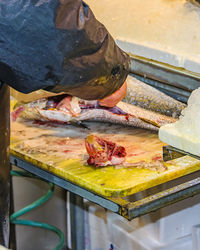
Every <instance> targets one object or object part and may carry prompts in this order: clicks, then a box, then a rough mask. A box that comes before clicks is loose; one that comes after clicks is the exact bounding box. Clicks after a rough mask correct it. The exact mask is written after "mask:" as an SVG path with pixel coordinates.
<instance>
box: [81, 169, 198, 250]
mask: <svg viewBox="0 0 200 250" xmlns="http://www.w3.org/2000/svg"><path fill="white" fill-rule="evenodd" d="M198 175H199V174H198V173H194V174H192V175H190V176H186V177H182V178H181V180H180V179H179V180H175V181H173V182H171V183H168V184H163V185H161V186H160V187H158V188H157V187H156V188H154V191H155V190H156V191H157V192H158V191H162V190H163V189H166V188H170V187H171V186H172V184H173V185H178V184H180V183H182V182H183V181H188V180H189V178H190V179H191V178H195V177H197V176H198ZM147 193H149V194H150V193H151V192H149V191H145V192H141V193H140V194H138V195H139V196H140V198H142V197H144V196H145V195H146V194H147ZM138 195H137V196H138ZM199 201H200V195H196V196H194V197H191V198H188V199H185V200H183V201H180V202H177V203H175V204H173V205H170V206H167V207H165V208H162V209H159V210H157V211H156V212H152V213H149V214H147V215H144V216H141V217H139V218H136V219H133V220H132V221H130V222H129V221H127V220H126V219H124V218H123V217H121V216H119V215H117V214H114V213H112V212H108V211H105V209H103V208H102V207H100V206H97V205H95V204H93V203H90V202H86V203H85V205H86V211H85V213H86V215H87V216H86V221H87V222H86V223H87V227H88V230H86V231H87V233H86V234H87V235H86V238H87V239H90V240H89V243H88V248H87V250H104V249H105V250H109V249H114V250H115V249H117V250H125V249H126V250H199V248H198V247H199V240H198V234H199V232H200V230H199V224H200V216H199V211H200V202H199Z"/></svg>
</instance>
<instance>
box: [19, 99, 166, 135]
mask: <svg viewBox="0 0 200 250" xmlns="http://www.w3.org/2000/svg"><path fill="white" fill-rule="evenodd" d="M74 102H75V103H76V104H77V98H76V97H75V98H74V97H73V98H72V102H71V107H73V103H74ZM45 103H48V102H47V101H45V100H38V101H37V102H33V103H28V104H25V105H23V111H22V112H21V113H20V114H19V118H23V119H25V120H38V121H43V122H58V123H68V124H70V123H73V124H74V123H76V122H77V123H78V122H81V121H100V122H109V123H114V124H123V125H125V126H133V127H139V128H144V129H149V130H153V131H158V126H157V124H152V123H151V122H150V123H149V122H148V121H145V120H144V119H140V117H138V116H137V114H135V113H133V114H128V113H127V112H124V111H123V110H122V109H121V108H118V107H115V108H114V111H113V108H111V109H109V108H101V107H100V106H98V102H97V101H84V100H80V99H79V107H80V110H81V112H80V113H77V114H76V115H72V114H71V113H70V112H68V111H67V110H58V109H56V108H50V109H47V108H46V107H45ZM127 105H128V104H126V103H124V104H123V105H122V107H123V108H124V106H127ZM130 106H131V108H133V109H134V106H133V107H132V105H130ZM18 108H20V107H18ZM76 109H77V107H76ZM127 110H128V111H129V110H130V108H129V109H127ZM14 112H17V110H16V111H14ZM147 112H148V111H147ZM139 113H141V112H139ZM167 123H168V122H167Z"/></svg>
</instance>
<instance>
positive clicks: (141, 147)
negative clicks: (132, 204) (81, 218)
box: [11, 121, 200, 197]
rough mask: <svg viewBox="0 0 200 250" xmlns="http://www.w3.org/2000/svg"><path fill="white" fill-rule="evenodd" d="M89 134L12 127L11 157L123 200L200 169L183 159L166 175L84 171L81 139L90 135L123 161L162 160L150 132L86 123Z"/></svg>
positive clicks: (132, 169)
mask: <svg viewBox="0 0 200 250" xmlns="http://www.w3.org/2000/svg"><path fill="white" fill-rule="evenodd" d="M85 124H87V126H88V127H89V128H90V130H86V129H82V128H77V127H74V126H70V125H65V126H64V125H44V124H43V125H41V124H38V123H34V122H27V121H26V122H25V121H23V122H13V123H12V124H11V153H12V154H13V155H16V156H18V157H20V158H22V159H25V160H26V161H28V162H30V163H33V164H35V165H36V166H38V167H40V168H42V169H45V170H47V171H49V172H51V173H54V174H56V175H58V176H60V177H62V178H64V179H66V180H68V181H70V182H73V183H75V184H77V185H79V186H81V187H84V188H86V189H89V190H91V191H93V192H96V193H98V194H100V195H103V196H112V197H117V196H121V197H124V196H128V195H131V194H133V193H136V192H139V191H142V190H144V189H147V188H150V187H153V186H155V185H158V184H161V183H164V182H166V181H169V180H172V179H175V178H177V177H180V176H183V175H186V174H188V173H191V172H194V171H197V170H199V169H200V161H198V160H196V159H193V158H190V157H188V156H186V157H182V158H179V159H176V160H173V161H171V162H170V163H168V164H167V168H168V169H167V170H166V171H161V172H159V171H156V170H149V169H142V168H137V167H129V168H118V167H112V166H109V167H100V168H95V167H92V166H88V165H87V158H88V155H87V152H86V150H85V145H84V138H85V137H86V136H87V135H88V134H90V133H94V134H96V135H99V136H101V137H103V138H105V139H108V140H111V141H113V142H116V143H118V144H119V145H122V146H124V147H125V148H126V151H127V154H128V155H127V159H126V160H127V161H128V162H134V163H138V166H139V165H140V162H141V161H146V162H151V161H152V159H157V158H159V157H161V155H162V146H163V145H164V143H162V142H161V141H160V140H159V139H158V136H157V134H156V133H155V132H150V131H147V130H143V129H136V128H133V127H124V126H121V125H111V124H107V123H93V122H91V123H89V122H88V123H85Z"/></svg>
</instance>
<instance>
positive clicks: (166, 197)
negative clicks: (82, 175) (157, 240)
mask: <svg viewBox="0 0 200 250" xmlns="http://www.w3.org/2000/svg"><path fill="white" fill-rule="evenodd" d="M10 162H11V164H13V165H15V166H18V167H20V168H22V169H24V170H26V171H29V172H31V173H33V174H35V175H37V176H39V177H41V178H43V179H45V180H48V181H50V182H53V183H54V184H56V185H58V186H60V187H62V188H64V189H66V190H68V191H70V192H71V193H74V194H76V195H79V196H81V197H83V198H85V199H87V200H89V201H92V202H94V203H96V204H98V205H100V206H102V207H104V208H106V209H108V210H110V211H112V212H114V213H118V214H120V215H121V216H123V217H125V218H127V219H128V220H132V219H134V218H136V217H138V216H141V215H144V214H146V213H150V212H152V211H156V210H157V209H160V208H163V207H165V206H168V205H170V204H173V203H175V202H177V201H180V200H183V199H185V198H188V197H191V196H194V195H196V194H198V193H200V178H196V179H194V180H191V181H187V182H185V183H182V184H180V185H178V186H175V187H173V188H169V189H167V190H164V191H162V192H159V193H156V194H154V195H150V196H148V197H146V198H143V199H140V200H137V201H133V202H132V201H128V200H127V197H126V198H121V197H118V198H110V197H103V196H100V195H98V194H95V193H93V192H91V191H89V190H86V189H84V188H82V187H80V186H78V185H75V184H73V183H71V182H69V181H67V180H65V179H63V178H61V177H59V176H56V175H55V174H52V173H50V172H47V171H45V170H43V169H41V168H39V167H37V166H35V165H33V164H31V163H29V162H26V161H24V160H21V159H20V158H18V157H16V156H13V155H11V157H10Z"/></svg>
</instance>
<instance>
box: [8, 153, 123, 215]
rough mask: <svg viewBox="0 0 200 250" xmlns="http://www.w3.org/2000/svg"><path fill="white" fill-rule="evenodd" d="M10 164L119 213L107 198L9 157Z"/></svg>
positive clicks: (18, 159)
mask: <svg viewBox="0 0 200 250" xmlns="http://www.w3.org/2000/svg"><path fill="white" fill-rule="evenodd" d="M10 163H11V164H13V165H15V166H17V167H19V168H22V169H24V170H26V171H28V172H30V173H32V174H35V175H37V176H39V177H41V178H42V179H45V180H47V181H50V182H52V183H54V184H56V185H57V186H60V187H62V188H64V189H66V190H68V191H70V192H72V193H74V194H77V195H79V196H81V197H83V198H85V199H87V200H90V201H92V202H94V203H96V204H98V205H100V206H102V207H104V208H106V209H109V210H111V211H112V212H114V213H119V212H120V205H118V204H116V203H114V202H113V201H111V200H109V199H107V198H103V197H101V196H99V195H97V194H94V193H92V192H90V191H88V190H86V189H84V188H81V187H79V186H77V185H75V184H73V183H71V182H69V181H67V180H64V179H62V178H61V177H58V176H56V175H54V174H52V173H49V172H47V171H45V170H43V169H41V168H39V167H37V166H35V165H33V164H31V163H28V162H25V161H23V160H22V159H20V158H18V157H16V156H13V155H10Z"/></svg>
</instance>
